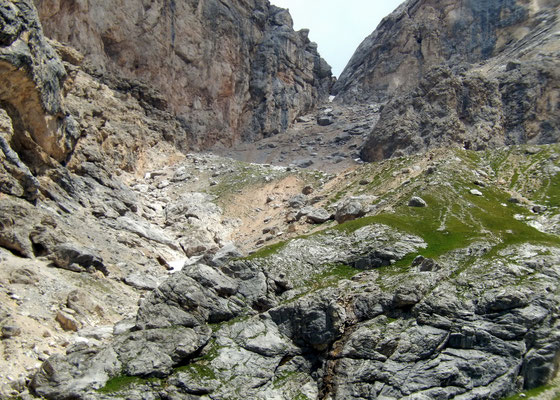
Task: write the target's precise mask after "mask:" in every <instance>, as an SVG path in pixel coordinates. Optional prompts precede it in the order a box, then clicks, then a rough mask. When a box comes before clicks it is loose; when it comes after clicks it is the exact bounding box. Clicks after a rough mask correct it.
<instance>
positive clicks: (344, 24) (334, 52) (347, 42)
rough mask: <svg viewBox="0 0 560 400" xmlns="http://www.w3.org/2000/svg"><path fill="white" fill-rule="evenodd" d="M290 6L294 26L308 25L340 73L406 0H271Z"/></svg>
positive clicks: (312, 35) (303, 26) (335, 69)
mask: <svg viewBox="0 0 560 400" xmlns="http://www.w3.org/2000/svg"><path fill="white" fill-rule="evenodd" d="M270 2H271V3H272V4H275V5H277V6H278V7H283V8H288V9H290V14H291V15H292V18H293V20H294V29H295V30H300V29H302V28H308V29H309V30H310V32H309V38H310V39H311V40H312V41H313V42H316V43H317V44H318V45H319V53H320V54H321V56H322V57H323V58H324V59H325V60H327V62H328V63H329V64H330V65H331V67H332V69H333V75H336V76H339V75H340V73H341V72H342V70H343V69H344V67H345V66H346V64H347V63H348V61H349V60H350V57H352V54H354V51H355V50H356V48H357V47H358V45H359V44H360V43H362V40H364V39H365V38H366V36H368V35H369V34H370V33H372V32H373V31H374V29H375V28H376V27H377V25H378V24H379V22H381V20H382V19H383V17H385V16H387V15H389V14H390V13H391V12H392V11H393V10H395V9H396V8H397V7H398V6H399V4H400V3H402V2H403V0H382V1H381V0H344V1H341V0H270Z"/></svg>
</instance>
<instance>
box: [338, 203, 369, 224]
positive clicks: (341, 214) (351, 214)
mask: <svg viewBox="0 0 560 400" xmlns="http://www.w3.org/2000/svg"><path fill="white" fill-rule="evenodd" d="M365 214H366V210H365V208H364V206H363V205H362V203H361V202H359V201H357V200H347V201H344V202H343V203H342V204H340V205H339V206H338V207H337V210H336V213H335V216H334V219H335V220H336V222H338V223H339V224H342V223H344V222H346V221H351V220H353V219H356V218H360V217H363V216H364V215H365Z"/></svg>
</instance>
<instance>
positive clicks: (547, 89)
mask: <svg viewBox="0 0 560 400" xmlns="http://www.w3.org/2000/svg"><path fill="white" fill-rule="evenodd" d="M559 10H560V4H559V2H558V1H548V2H535V1H533V2H524V1H523V2H522V1H491V2H479V1H466V2H443V3H441V2H438V3H437V4H436V3H434V2H431V1H407V2H405V3H404V4H403V5H401V6H400V7H399V8H398V9H397V10H396V11H395V12H394V13H393V14H391V15H390V16H389V17H387V18H386V19H384V20H383V22H382V23H381V24H380V25H379V27H378V28H377V30H376V31H375V32H374V33H373V34H372V35H370V36H369V37H368V38H367V39H366V40H365V41H364V42H363V43H362V44H361V45H360V47H359V48H358V50H357V51H356V53H355V54H354V56H353V58H352V60H351V61H350V63H349V64H348V66H347V68H346V69H345V71H344V72H343V74H342V75H341V77H340V80H339V81H338V82H337V83H336V85H335V87H334V92H335V93H336V94H337V98H338V101H339V102H343V103H344V102H346V103H352V102H363V101H367V102H389V103H388V104H387V106H386V107H385V108H384V109H383V111H382V113H381V116H380V121H379V123H378V124H377V125H376V126H375V128H374V129H373V131H372V133H371V135H370V137H369V139H368V140H367V141H366V143H365V144H364V146H363V148H362V151H361V157H362V158H363V159H364V160H367V161H375V160H381V159H384V158H387V157H392V156H399V155H404V154H412V153H415V152H419V151H425V150H426V149H429V148H434V147H441V146H450V145H451V146H461V147H464V148H467V149H475V150H481V149H485V148H487V147H498V146H504V145H511V144H520V143H534V144H541V143H553V142H557V141H558V140H560V135H559V133H558V132H559V124H560V119H559V118H558V111H557V110H558V107H559V106H560V105H559V102H558V96H559V93H560V92H559V89H558V88H559V76H558V73H557V71H558V70H559V68H560V46H559V45H558V43H559V41H558V36H557V35H558V34H557V32H558V26H559V20H558V15H559Z"/></svg>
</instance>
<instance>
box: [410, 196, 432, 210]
mask: <svg viewBox="0 0 560 400" xmlns="http://www.w3.org/2000/svg"><path fill="white" fill-rule="evenodd" d="M408 206H409V207H427V206H428V203H426V201H425V200H424V199H423V198H421V197H418V196H413V197H412V198H411V199H410V200H409V201H408Z"/></svg>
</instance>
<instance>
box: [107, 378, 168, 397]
mask: <svg viewBox="0 0 560 400" xmlns="http://www.w3.org/2000/svg"><path fill="white" fill-rule="evenodd" d="M154 383H156V384H158V383H161V379H159V378H140V377H138V376H127V375H121V376H116V377H114V378H111V379H109V380H108V381H107V383H106V384H105V386H103V387H102V388H101V389H99V390H98V392H99V393H116V392H120V391H123V390H125V389H129V388H131V387H133V386H135V385H145V384H154Z"/></svg>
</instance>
